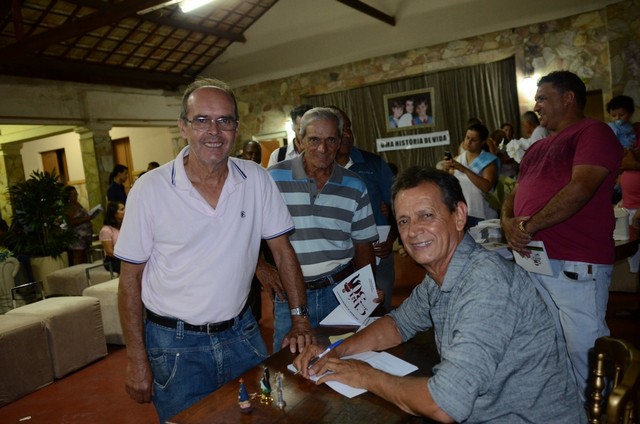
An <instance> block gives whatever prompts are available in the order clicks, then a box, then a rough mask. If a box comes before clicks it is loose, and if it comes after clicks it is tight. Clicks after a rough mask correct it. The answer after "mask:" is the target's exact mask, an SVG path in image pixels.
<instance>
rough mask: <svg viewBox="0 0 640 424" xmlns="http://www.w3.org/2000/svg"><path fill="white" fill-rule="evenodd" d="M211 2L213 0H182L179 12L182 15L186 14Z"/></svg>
mask: <svg viewBox="0 0 640 424" xmlns="http://www.w3.org/2000/svg"><path fill="white" fill-rule="evenodd" d="M213 1H214V0H182V1H181V2H180V10H182V13H188V12H191V11H192V10H194V9H197V8H199V7H202V6H204V5H205V4H209V3H211V2H213Z"/></svg>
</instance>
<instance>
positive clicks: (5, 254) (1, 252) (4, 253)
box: [0, 246, 13, 262]
mask: <svg viewBox="0 0 640 424" xmlns="http://www.w3.org/2000/svg"><path fill="white" fill-rule="evenodd" d="M11 256H13V252H11V250H9V249H7V248H6V247H4V246H0V262H4V261H5V260H6V259H7V258H10V257H11Z"/></svg>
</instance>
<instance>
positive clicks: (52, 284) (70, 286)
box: [44, 262, 114, 296]
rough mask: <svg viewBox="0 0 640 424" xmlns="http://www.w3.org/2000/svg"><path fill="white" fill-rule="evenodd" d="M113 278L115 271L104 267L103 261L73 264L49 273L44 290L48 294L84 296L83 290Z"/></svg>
mask: <svg viewBox="0 0 640 424" xmlns="http://www.w3.org/2000/svg"><path fill="white" fill-rule="evenodd" d="M113 278H114V273H113V272H110V271H107V270H106V269H104V265H103V264H102V262H100V263H97V264H78V265H73V266H70V267H67V268H62V269H59V270H57V271H54V272H52V273H51V274H49V275H47V277H46V279H45V281H44V292H45V294H46V295H47V296H82V290H84V289H86V288H87V287H89V286H90V285H91V284H97V283H103V282H105V281H109V280H112V279H113Z"/></svg>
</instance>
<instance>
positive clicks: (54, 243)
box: [8, 170, 75, 281]
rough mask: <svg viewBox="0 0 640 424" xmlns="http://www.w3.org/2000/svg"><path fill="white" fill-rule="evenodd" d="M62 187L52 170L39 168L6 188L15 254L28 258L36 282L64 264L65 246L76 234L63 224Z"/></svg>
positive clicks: (64, 217)
mask: <svg viewBox="0 0 640 424" xmlns="http://www.w3.org/2000/svg"><path fill="white" fill-rule="evenodd" d="M63 187H64V184H62V183H61V182H60V181H59V179H58V176H57V175H56V174H55V172H54V173H48V172H42V171H38V170H36V171H33V172H32V173H31V175H30V176H29V179H27V180H26V181H23V182H20V183H17V184H15V185H13V186H11V187H9V199H10V201H11V207H12V208H13V223H12V229H13V231H10V232H9V234H8V237H9V239H10V242H11V245H12V246H13V250H14V251H15V252H16V253H19V254H23V255H28V256H30V257H31V265H32V269H33V275H34V278H35V279H36V281H37V280H42V279H43V278H44V277H45V276H46V275H47V274H48V273H49V272H51V271H53V270H55V269H59V268H63V267H65V266H66V249H67V246H68V245H69V243H70V242H71V241H73V239H74V237H75V235H74V233H73V230H72V229H70V228H69V227H68V226H67V225H66V216H65V212H64V208H65V204H64V194H63ZM44 258H48V259H44ZM42 266H44V269H41V267H42ZM51 267H53V268H51Z"/></svg>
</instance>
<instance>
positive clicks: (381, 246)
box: [373, 241, 393, 259]
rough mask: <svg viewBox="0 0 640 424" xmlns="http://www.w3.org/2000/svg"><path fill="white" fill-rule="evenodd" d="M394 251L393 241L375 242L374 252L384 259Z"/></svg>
mask: <svg viewBox="0 0 640 424" xmlns="http://www.w3.org/2000/svg"><path fill="white" fill-rule="evenodd" d="M392 253H393V243H390V242H388V241H383V242H380V243H374V244H373V254H374V255H376V256H377V257H378V258H381V259H384V258H387V257H389V255H391V254H392Z"/></svg>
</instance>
